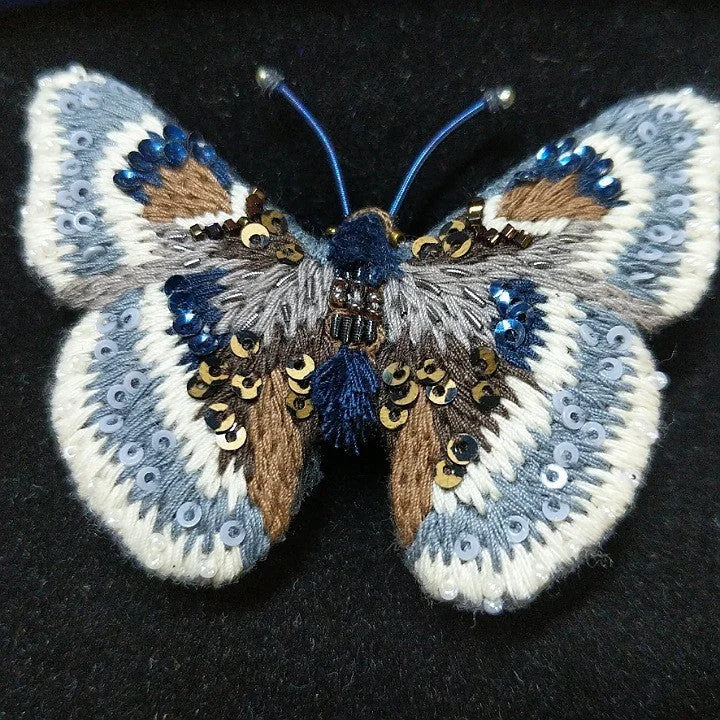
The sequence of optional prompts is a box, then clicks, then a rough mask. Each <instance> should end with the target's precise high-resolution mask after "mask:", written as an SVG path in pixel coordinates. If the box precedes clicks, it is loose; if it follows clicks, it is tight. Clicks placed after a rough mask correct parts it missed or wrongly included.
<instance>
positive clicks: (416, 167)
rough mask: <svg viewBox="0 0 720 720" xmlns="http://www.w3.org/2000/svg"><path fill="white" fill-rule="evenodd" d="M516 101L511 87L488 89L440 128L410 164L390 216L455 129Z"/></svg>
mask: <svg viewBox="0 0 720 720" xmlns="http://www.w3.org/2000/svg"><path fill="white" fill-rule="evenodd" d="M514 102H515V91H514V90H513V89H512V88H511V87H502V88H495V89H494V90H486V91H485V92H484V93H483V94H482V97H481V98H480V99H479V100H476V101H475V102H474V103H473V104H472V105H471V106H470V107H469V108H467V110H464V111H463V112H461V113H460V114H459V115H457V116H455V117H454V118H453V119H452V120H451V121H450V122H449V123H447V125H444V126H443V127H441V128H440V130H438V131H437V132H436V133H435V135H434V136H433V137H432V138H431V140H430V142H428V144H427V145H426V146H425V147H424V148H423V149H422V151H421V152H420V154H419V155H418V156H417V157H416V158H415V162H414V163H413V164H412V165H411V166H410V169H409V170H408V171H407V174H406V175H405V177H404V179H403V181H402V184H401V185H400V189H399V190H398V191H397V195H395V199H394V200H393V201H392V205H390V210H389V213H390V217H392V218H395V217H397V213H398V210H399V209H400V205H402V202H403V200H404V199H405V196H406V195H407V192H408V190H409V189H410V186H411V185H412V183H413V181H414V180H415V177H416V176H417V174H418V172H420V168H421V167H422V166H423V164H424V163H425V161H426V160H427V159H428V157H430V153H432V151H433V150H434V149H435V148H436V147H437V146H438V145H439V144H440V143H441V142H442V141H443V140H444V139H445V138H446V137H447V136H448V135H449V134H450V133H451V132H452V131H453V130H455V129H457V128H459V127H460V126H461V125H462V124H463V123H464V122H465V121H466V120H469V119H470V118H471V117H474V116H475V115H477V114H478V113H480V112H483V111H484V110H489V111H490V112H492V113H494V112H498V110H506V109H507V108H509V107H510V106H511V105H512V104H513V103H514Z"/></svg>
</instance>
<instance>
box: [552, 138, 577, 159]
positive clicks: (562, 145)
mask: <svg viewBox="0 0 720 720" xmlns="http://www.w3.org/2000/svg"><path fill="white" fill-rule="evenodd" d="M555 147H556V148H557V151H558V153H560V154H561V155H562V154H563V153H566V152H569V151H570V150H572V149H573V148H574V147H575V138H574V137H566V138H564V139H563V140H560V141H559V142H556V143H555Z"/></svg>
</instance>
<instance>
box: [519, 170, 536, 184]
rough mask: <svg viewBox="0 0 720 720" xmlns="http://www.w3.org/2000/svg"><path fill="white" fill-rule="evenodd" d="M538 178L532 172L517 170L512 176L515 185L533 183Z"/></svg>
mask: <svg viewBox="0 0 720 720" xmlns="http://www.w3.org/2000/svg"><path fill="white" fill-rule="evenodd" d="M538 177H539V176H538V174H537V173H536V172H535V171H534V170H519V171H518V172H516V173H515V174H514V175H513V180H514V181H515V182H516V183H529V182H535V180H537V179H538Z"/></svg>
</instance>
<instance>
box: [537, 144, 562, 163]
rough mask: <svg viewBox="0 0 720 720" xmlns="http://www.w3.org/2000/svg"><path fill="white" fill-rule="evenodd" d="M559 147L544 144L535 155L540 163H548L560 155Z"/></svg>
mask: <svg viewBox="0 0 720 720" xmlns="http://www.w3.org/2000/svg"><path fill="white" fill-rule="evenodd" d="M559 154H560V153H558V149H557V148H556V147H555V146H554V145H543V146H542V147H541V148H540V149H539V150H538V151H537V154H536V155H535V159H536V160H537V163H538V165H546V164H548V163H551V162H554V160H555V158H556V157H557V156H558V155H559Z"/></svg>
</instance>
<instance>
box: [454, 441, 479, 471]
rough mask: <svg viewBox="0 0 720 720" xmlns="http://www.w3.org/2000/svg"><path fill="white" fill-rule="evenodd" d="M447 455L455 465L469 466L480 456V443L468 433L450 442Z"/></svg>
mask: <svg viewBox="0 0 720 720" xmlns="http://www.w3.org/2000/svg"><path fill="white" fill-rule="evenodd" d="M447 454H448V457H449V458H450V460H452V462H453V463H454V464H455V465H469V464H470V463H471V462H473V461H474V460H477V458H478V456H479V446H478V441H477V440H476V439H475V438H474V437H473V436H472V435H468V434H467V433H461V434H460V435H456V436H455V437H454V438H452V439H451V440H448V444H447Z"/></svg>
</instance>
